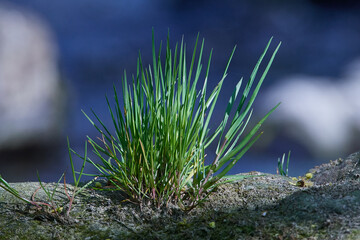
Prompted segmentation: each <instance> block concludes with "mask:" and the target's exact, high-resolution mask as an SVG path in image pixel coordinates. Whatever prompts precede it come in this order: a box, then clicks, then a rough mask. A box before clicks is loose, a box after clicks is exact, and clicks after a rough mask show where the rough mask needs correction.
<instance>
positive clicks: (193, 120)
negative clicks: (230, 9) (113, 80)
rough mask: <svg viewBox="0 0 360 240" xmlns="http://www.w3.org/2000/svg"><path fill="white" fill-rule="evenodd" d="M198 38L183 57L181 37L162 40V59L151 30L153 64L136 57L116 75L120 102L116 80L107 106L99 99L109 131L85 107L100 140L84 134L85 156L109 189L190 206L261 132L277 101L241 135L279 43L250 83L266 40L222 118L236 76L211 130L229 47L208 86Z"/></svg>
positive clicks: (138, 199)
mask: <svg viewBox="0 0 360 240" xmlns="http://www.w3.org/2000/svg"><path fill="white" fill-rule="evenodd" d="M198 39H199V37H198V38H197V41H196V43H195V46H194V49H193V54H192V56H191V59H190V61H188V58H187V56H186V44H185V43H184V41H183V40H182V41H181V43H180V44H176V46H175V49H174V50H173V49H171V48H170V42H169V38H168V39H167V42H166V47H165V60H163V59H162V58H161V50H162V45H161V44H160V49H159V50H158V51H157V50H156V49H155V41H154V35H153V40H152V57H153V63H152V66H149V67H144V65H143V62H142V59H141V55H139V58H138V61H137V71H136V75H135V76H133V77H132V78H131V80H130V81H129V79H128V76H127V74H126V72H125V73H124V76H123V79H122V94H121V95H122V96H121V97H122V100H123V104H122V105H120V101H119V94H118V90H117V89H116V87H115V86H114V104H110V101H109V99H108V98H107V97H106V101H107V104H108V108H109V112H110V115H111V118H112V123H113V127H114V131H111V130H110V128H108V127H107V126H105V124H104V123H103V122H102V121H101V120H100V118H99V116H98V115H97V114H96V113H95V112H94V111H92V112H93V115H94V117H95V118H96V120H97V121H98V124H95V123H94V122H93V121H92V120H91V118H90V117H89V116H88V115H86V114H85V113H84V114H85V115H86V117H87V118H88V119H89V121H90V122H91V124H92V125H93V126H94V127H95V128H96V129H97V130H98V131H99V133H100V135H101V137H99V138H98V140H99V141H95V140H93V139H92V138H90V137H88V141H89V143H90V144H91V146H92V148H93V151H94V152H95V154H96V155H97V157H99V159H100V163H97V162H95V161H93V160H91V159H90V158H88V159H87V161H88V162H90V163H91V164H92V165H94V166H95V167H96V168H97V169H98V171H99V175H98V176H100V177H105V178H107V179H108V181H109V182H111V184H112V185H113V186H114V187H115V189H116V190H122V191H123V192H125V193H126V194H127V195H128V196H129V198H130V199H131V201H136V202H139V203H143V202H150V203H152V204H154V205H155V206H158V207H160V206H162V205H164V204H167V203H169V202H176V203H178V204H179V206H180V207H181V208H183V209H185V210H189V209H192V208H193V207H195V206H196V205H197V204H198V203H199V202H201V201H202V200H203V199H205V198H206V196H207V195H208V194H209V193H210V192H211V191H212V190H213V189H214V188H215V187H216V186H217V185H218V184H221V183H223V182H224V181H219V180H220V179H222V178H223V177H224V176H225V174H226V173H227V172H228V171H229V170H230V169H231V168H232V167H233V166H234V165H235V164H236V163H237V162H238V161H239V159H240V158H241V157H242V156H243V155H244V154H245V153H246V151H248V149H249V148H250V147H251V146H252V145H253V144H254V143H255V141H256V140H257V139H258V138H259V137H260V135H261V134H262V133H261V132H260V133H259V128H260V126H261V125H262V124H263V122H264V121H265V120H266V119H267V118H268V116H269V115H270V114H271V113H272V112H273V111H274V110H275V109H276V107H277V106H278V105H279V104H278V105H276V106H275V107H274V108H273V109H271V110H270V111H269V112H268V113H267V114H266V115H265V116H264V117H263V118H262V119H261V120H260V121H259V122H258V123H257V124H256V125H255V126H254V127H253V128H252V129H251V130H250V131H248V132H247V133H246V134H245V136H243V137H241V136H242V135H243V134H244V130H245V128H246V127H247V126H248V123H249V120H250V118H251V115H252V104H253V102H254V100H255V98H256V96H257V94H258V92H259V89H260V87H261V85H262V83H263V81H264V79H265V76H266V75H267V72H268V70H269V68H270V66H271V64H272V62H273V60H274V57H275V55H276V53H277V51H278V49H279V47H280V44H281V43H279V45H278V46H277V48H276V49H275V51H274V52H273V54H272V56H271V58H270V60H269V61H268V63H267V65H266V67H265V70H264V71H263V73H262V74H261V76H260V78H259V80H258V82H257V84H255V86H253V85H254V83H255V79H256V77H257V73H258V70H259V66H260V64H261V62H262V61H263V58H264V56H265V54H266V52H267V51H268V48H269V46H270V43H271V39H270V41H269V42H268V44H267V46H266V48H265V50H264V52H263V54H262V55H261V56H260V59H259V61H258V62H257V64H256V65H255V67H254V70H253V72H252V74H251V76H250V78H249V80H248V81H247V83H246V86H245V87H244V89H243V92H242V94H241V95H240V96H241V98H240V101H239V102H238V104H237V106H236V108H235V112H234V113H233V114H234V117H233V118H232V120H230V119H229V116H230V113H231V110H232V109H233V107H234V104H235V101H236V99H237V97H238V96H239V91H240V88H241V87H242V84H243V79H240V81H239V82H238V83H237V84H236V85H235V86H234V91H233V92H232V94H231V95H230V98H229V101H228V104H227V107H226V109H225V113H224V117H223V120H222V122H221V123H220V124H219V125H218V126H217V128H216V129H215V130H214V131H211V130H210V128H209V122H210V119H211V117H212V115H213V113H214V108H215V104H216V102H217V99H218V97H219V94H220V90H221V88H222V86H223V84H224V80H225V78H226V76H227V71H228V67H229V64H230V62H231V59H232V57H233V54H234V52H235V48H234V49H233V51H232V53H231V55H230V58H229V61H228V63H227V65H226V68H225V71H224V74H223V76H222V78H221V79H220V81H219V82H218V84H217V86H216V87H215V88H214V89H213V90H212V91H211V92H208V90H207V84H208V76H209V70H210V61H211V56H212V52H211V53H210V56H209V59H208V60H207V64H206V68H205V69H204V68H203V65H202V55H203V49H204V40H203V41H202V43H201V45H200V47H199V48H200V51H199V52H198ZM200 76H204V80H203V83H202V86H201V88H200V89H198V88H197V87H198V85H199V80H200ZM253 87H255V88H254V89H253ZM251 91H252V93H251ZM215 139H217V148H216V151H215V154H216V156H215V158H214V159H212V163H211V164H209V165H205V159H206V150H207V148H208V147H209V145H210V144H211V143H212V142H213V141H214V140H215ZM226 177H228V176H226ZM235 180H236V178H235V177H232V178H227V181H226V182H229V181H235Z"/></svg>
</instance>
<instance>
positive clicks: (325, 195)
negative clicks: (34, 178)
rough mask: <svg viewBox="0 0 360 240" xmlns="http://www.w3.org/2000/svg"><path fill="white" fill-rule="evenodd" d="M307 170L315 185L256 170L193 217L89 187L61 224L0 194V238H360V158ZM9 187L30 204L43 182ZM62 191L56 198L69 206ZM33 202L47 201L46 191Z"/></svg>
mask: <svg viewBox="0 0 360 240" xmlns="http://www.w3.org/2000/svg"><path fill="white" fill-rule="evenodd" d="M310 172H312V173H313V178H312V179H311V180H310V181H312V182H313V184H314V185H313V186H311V187H300V186H297V185H296V181H292V180H291V179H289V178H286V177H282V176H278V175H271V174H263V173H258V172H252V173H250V174H251V175H257V177H249V178H246V179H244V180H241V181H239V182H236V183H232V184H224V185H222V186H220V187H218V189H217V190H216V191H215V192H214V193H213V194H212V195H211V196H210V197H209V200H208V201H207V202H206V203H204V204H202V205H201V206H199V207H198V208H196V209H194V210H193V211H191V212H189V213H184V212H182V211H180V210H179V209H178V208H177V207H176V206H170V207H169V209H167V211H164V210H156V209H155V210H154V209H151V208H149V207H146V206H143V207H142V209H140V208H139V206H137V205H134V204H131V203H128V202H123V200H124V199H123V198H122V196H121V195H120V194H119V192H103V191H95V190H92V189H89V190H86V191H85V192H84V193H83V194H81V195H79V196H78V197H77V198H76V200H75V203H74V208H73V210H72V211H71V214H70V215H71V218H70V219H65V218H62V217H60V218H56V217H53V215H51V214H45V213H41V212H38V211H35V210H34V209H31V208H29V206H27V205H26V204H23V203H22V202H20V201H19V200H18V199H16V198H14V197H13V196H11V195H10V194H8V193H6V192H5V191H4V190H2V189H0V239H185V238H186V239H359V238H360V231H359V229H360V152H359V153H355V154H352V155H350V156H349V157H348V158H347V159H346V160H342V159H338V160H336V161H330V162H329V163H328V164H323V165H321V166H319V167H315V168H314V169H311V170H310ZM12 185H13V186H14V187H15V188H16V189H17V190H18V191H19V192H20V193H21V195H22V196H24V197H27V198H29V197H30V196H31V195H32V194H33V192H34V191H35V190H36V188H37V187H38V185H39V184H38V183H31V182H30V183H17V184H12ZM309 185H310V184H309ZM48 186H49V187H52V186H54V184H50V185H48ZM68 187H69V188H70V190H71V186H68ZM63 190H64V189H63V188H62V186H60V187H59V189H58V190H57V192H56V196H55V198H56V199H55V200H56V201H57V202H58V203H64V204H65V203H66V196H65V194H64V191H63ZM36 197H37V199H43V200H44V199H46V198H45V195H44V193H43V192H42V191H39V193H38V194H37V196H36ZM64 209H66V204H65V206H64Z"/></svg>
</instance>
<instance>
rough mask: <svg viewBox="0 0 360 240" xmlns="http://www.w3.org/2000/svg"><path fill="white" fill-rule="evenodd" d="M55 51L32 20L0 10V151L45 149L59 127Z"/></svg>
mask: <svg viewBox="0 0 360 240" xmlns="http://www.w3.org/2000/svg"><path fill="white" fill-rule="evenodd" d="M64 99H65V98H64V91H63V90H62V87H61V83H60V78H59V71H58V66H57V49H56V45H55V44H54V41H53V38H52V34H51V31H50V29H49V28H48V27H47V25H46V24H45V23H44V22H43V21H42V20H41V19H40V18H39V17H37V16H35V15H34V14H32V13H30V12H27V11H24V10H23V9H21V8H16V7H14V6H12V5H8V4H5V5H4V4H1V5H0V150H9V149H19V148H27V147H29V146H48V145H49V144H52V143H54V142H56V141H57V140H58V139H59V137H60V136H61V134H62V130H63V126H64V106H65V105H64Z"/></svg>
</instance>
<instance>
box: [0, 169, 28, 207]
mask: <svg viewBox="0 0 360 240" xmlns="http://www.w3.org/2000/svg"><path fill="white" fill-rule="evenodd" d="M0 187H2V188H3V189H4V190H5V191H7V192H8V193H10V194H12V195H14V196H15V197H16V198H18V199H20V200H22V201H24V202H26V203H30V204H32V201H30V200H28V199H26V198H23V197H21V196H20V194H19V192H18V191H16V190H15V189H14V188H13V187H11V186H10V185H9V183H8V182H7V181H5V179H3V178H2V177H1V175H0Z"/></svg>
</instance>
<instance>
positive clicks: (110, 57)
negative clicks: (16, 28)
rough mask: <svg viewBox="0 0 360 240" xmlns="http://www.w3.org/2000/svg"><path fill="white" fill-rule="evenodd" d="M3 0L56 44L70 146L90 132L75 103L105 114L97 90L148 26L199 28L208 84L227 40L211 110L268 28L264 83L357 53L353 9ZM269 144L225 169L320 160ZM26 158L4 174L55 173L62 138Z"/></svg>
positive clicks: (162, 31) (49, 177)
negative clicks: (270, 57) (34, 19)
mask: <svg viewBox="0 0 360 240" xmlns="http://www.w3.org/2000/svg"><path fill="white" fill-rule="evenodd" d="M12 2H13V3H15V4H18V5H20V6H22V7H24V8H26V9H30V10H31V11H33V12H35V13H37V14H38V15H39V16H41V17H42V18H43V19H44V20H45V21H47V23H48V25H49V26H50V27H51V29H52V31H53V33H54V38H55V41H56V43H57V44H58V47H59V66H60V68H61V71H62V73H63V75H64V76H65V80H64V81H65V84H66V85H67V88H68V93H69V98H68V99H69V117H68V122H67V127H66V129H65V130H64V136H69V137H70V140H71V144H72V146H73V147H74V148H75V149H76V150H77V151H79V152H81V151H82V149H83V143H84V141H85V138H86V135H90V136H92V137H95V136H96V131H95V130H94V129H93V128H92V126H91V124H90V123H89V122H88V121H87V120H86V118H85V117H84V116H83V114H82V113H81V111H80V110H81V109H83V110H85V111H86V112H88V113H90V108H93V109H94V110H95V111H96V112H97V113H98V114H99V115H100V116H101V117H102V119H104V121H105V122H110V119H109V115H108V113H107V106H106V102H105V97H104V96H105V94H107V95H108V96H111V95H112V84H113V83H114V82H115V83H119V81H120V79H121V75H122V73H123V71H124V69H126V70H127V72H128V73H130V74H131V73H134V72H135V70H136V58H137V56H138V51H139V49H140V50H141V54H142V56H143V61H144V62H146V63H150V61H151V52H150V51H151V49H150V47H151V30H152V28H154V30H155V35H156V39H157V44H159V43H160V40H165V39H166V35H167V33H168V31H169V30H170V35H171V43H172V44H173V45H174V44H175V42H176V41H180V39H181V37H182V35H184V36H185V40H186V42H187V43H188V46H189V48H191V47H190V46H193V43H194V41H195V38H196V35H197V33H198V32H200V34H201V35H200V36H201V37H204V38H205V40H206V42H205V43H206V46H205V51H204V55H205V56H208V54H209V52H210V50H211V49H212V48H213V49H214V55H213V62H212V66H211V71H210V86H209V88H210V89H212V87H214V85H215V84H216V83H217V82H218V81H219V80H220V77H221V75H222V71H223V70H224V67H225V65H226V62H227V59H228V57H229V54H230V52H231V50H232V48H233V46H234V45H237V52H236V54H235V56H234V59H233V62H232V65H231V67H230V69H229V72H230V74H229V76H228V78H227V82H226V84H225V85H224V89H223V93H224V94H223V95H222V96H220V98H219V104H218V109H219V111H221V112H222V111H223V108H224V107H222V106H224V105H225V104H226V102H227V100H228V94H227V93H229V92H231V91H232V89H233V88H234V86H235V84H236V82H237V81H238V80H239V79H240V77H242V76H244V77H245V78H247V77H249V75H250V73H251V70H252V68H253V66H254V65H255V63H256V61H257V59H258V57H259V56H260V54H261V53H262V50H263V48H264V47H265V45H266V43H267V41H268V40H269V39H270V37H271V36H274V45H273V48H272V49H274V47H275V45H276V44H277V43H278V42H279V41H282V42H283V44H282V47H281V50H280V52H279V54H278V56H277V58H276V60H275V62H274V65H273V67H272V69H271V71H270V73H269V75H268V78H267V80H266V81H265V83H264V88H266V87H267V86H269V85H271V84H272V83H274V82H276V81H277V80H279V79H280V78H282V77H284V76H287V75H288V74H297V73H301V74H309V75H319V76H333V77H336V76H338V75H339V74H340V72H341V71H342V68H343V66H344V65H346V64H348V63H349V62H351V61H352V60H354V59H355V58H356V57H357V56H360V45H359V44H358V43H359V40H360V32H359V31H358V29H359V27H360V26H359V25H360V15H359V14H358V8H357V7H351V8H348V7H346V6H345V7H342V6H338V7H329V6H324V5H317V4H315V3H314V1H288V2H283V1H265V0H263V1H252V0H248V1H231V0H226V1H221V2H220V1H184V0H172V1H161V0H153V1H141V0H132V1H118V0H107V1H97V0H81V1H80V0H78V1H70V0H62V1H51V3H50V2H49V1H46V0H14V1H12ZM189 52H190V51H189ZM219 115H220V114H215V118H214V121H215V122H218V121H220V118H219V117H218V116H219ZM254 115H255V119H259V118H260V116H256V109H255V114H254ZM260 141H261V140H260ZM270 146H272V147H270V148H268V149H261V151H260V150H254V151H252V152H250V153H249V154H247V155H245V157H244V158H243V159H241V160H240V162H239V163H238V164H237V165H236V167H235V168H234V169H233V171H232V172H231V173H236V172H246V171H253V170H257V171H263V172H270V173H275V172H276V165H277V158H278V157H280V156H281V155H282V153H284V152H288V150H292V151H293V152H292V156H293V157H292V160H291V163H290V174H291V175H301V174H304V173H305V172H306V170H307V169H309V168H311V167H312V166H314V165H315V164H319V163H321V162H324V161H326V160H329V159H318V160H315V159H314V156H311V155H309V154H308V152H307V151H306V149H305V150H304V149H302V148H301V147H297V146H296V145H295V144H293V143H290V142H287V141H283V142H281V143H274V144H272V145H270ZM51 152H55V153H56V154H51ZM336 157H339V156H334V158H336ZM343 157H344V156H343ZM36 158H37V159H36ZM31 159H32V160H31V162H29V161H30V160H23V161H21V162H11V163H9V162H7V163H2V171H4V173H3V175H4V176H6V177H8V179H10V180H11V181H20V180H35V179H36V169H39V171H40V175H41V176H43V179H44V180H45V181H54V180H56V179H57V177H58V176H60V175H61V173H62V172H63V171H64V170H65V169H67V171H68V172H69V162H68V158H67V150H66V139H65V137H64V139H63V141H62V142H59V145H58V146H55V147H54V149H53V150H52V151H50V153H49V154H48V155H46V156H38V155H36V154H35V155H34V156H33V157H32V158H31ZM14 161H16V160H14ZM78 166H80V161H79V162H78ZM19 169H20V170H21V171H20V170H19ZM19 171H20V172H21V174H18V173H19ZM89 171H91V170H89Z"/></svg>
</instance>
